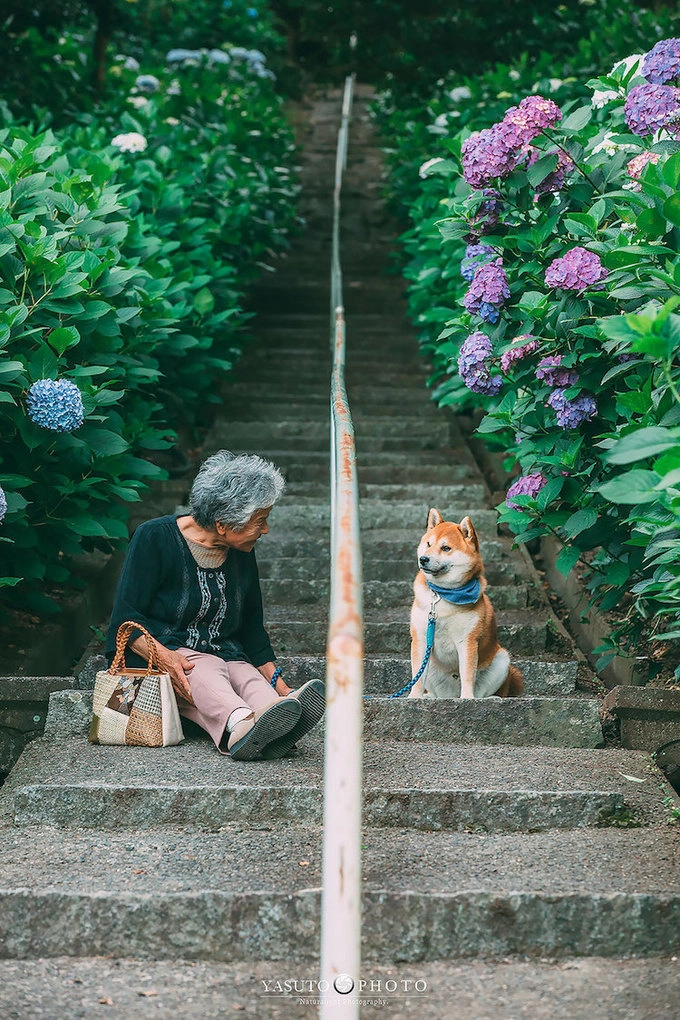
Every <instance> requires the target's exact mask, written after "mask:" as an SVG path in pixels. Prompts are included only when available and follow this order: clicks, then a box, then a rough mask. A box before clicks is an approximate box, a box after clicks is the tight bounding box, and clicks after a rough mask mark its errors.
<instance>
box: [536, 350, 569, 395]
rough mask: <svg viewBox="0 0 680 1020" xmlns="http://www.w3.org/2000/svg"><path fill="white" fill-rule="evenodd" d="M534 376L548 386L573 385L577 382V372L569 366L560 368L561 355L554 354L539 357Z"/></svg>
mask: <svg viewBox="0 0 680 1020" xmlns="http://www.w3.org/2000/svg"><path fill="white" fill-rule="evenodd" d="M536 378H537V379H540V380H542V381H543V382H545V383H547V384H548V386H564V387H565V388H566V387H567V386H573V385H574V383H577V382H578V372H574V371H573V370H572V369H570V368H562V355H561V354H554V355H550V356H549V357H547V358H541V360H540V361H539V363H538V368H537V369H536Z"/></svg>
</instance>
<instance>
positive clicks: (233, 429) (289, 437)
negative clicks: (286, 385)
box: [211, 411, 455, 445]
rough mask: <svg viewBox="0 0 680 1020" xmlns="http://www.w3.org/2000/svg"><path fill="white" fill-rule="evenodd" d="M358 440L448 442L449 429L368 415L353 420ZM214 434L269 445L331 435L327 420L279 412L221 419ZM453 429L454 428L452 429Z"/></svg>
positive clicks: (417, 419) (444, 423) (411, 419)
mask: <svg viewBox="0 0 680 1020" xmlns="http://www.w3.org/2000/svg"><path fill="white" fill-rule="evenodd" d="M354 426H355V432H356V436H357V440H358V441H360V440H361V437H362V434H364V437H365V438H368V437H369V436H370V437H372V438H375V439H380V438H384V437H395V436H396V437H397V438H398V437H399V436H400V435H402V434H403V436H404V438H407V437H408V436H409V435H410V436H418V437H419V438H426V439H431V440H432V441H433V442H435V441H438V442H441V443H443V444H445V445H448V444H449V443H450V440H451V432H452V430H451V428H450V426H449V423H448V422H447V421H446V420H442V419H440V420H439V421H438V422H437V423H436V424H434V425H433V424H432V422H430V421H423V420H422V419H421V418H420V417H418V416H413V417H407V418H403V419H400V420H399V421H395V420H394V418H378V417H376V418H371V419H370V420H369V421H365V420H357V421H355V422H354ZM211 431H212V433H213V434H217V435H220V433H222V432H224V433H225V434H226V435H227V437H228V438H229V439H230V440H231V441H232V442H240V441H241V440H242V439H243V438H247V439H248V440H249V441H255V440H257V441H260V442H263V441H264V442H266V443H267V444H271V443H272V442H273V441H274V440H279V439H283V438H285V440H286V441H287V442H288V443H295V442H297V441H298V440H300V439H309V438H310V437H314V438H318V437H319V436H321V437H323V438H324V440H328V436H329V435H330V423H329V422H328V421H325V422H324V423H323V424H320V423H319V421H318V420H317V421H301V420H300V419H298V418H286V417H285V415H284V414H283V413H281V412H280V411H279V413H278V414H277V417H276V419H275V420H273V419H272V420H268V421H267V420H265V421H260V422H259V423H256V422H251V421H234V420H230V421H221V422H219V424H218V425H216V426H214V427H213V429H212V430H211ZM454 432H455V430H454Z"/></svg>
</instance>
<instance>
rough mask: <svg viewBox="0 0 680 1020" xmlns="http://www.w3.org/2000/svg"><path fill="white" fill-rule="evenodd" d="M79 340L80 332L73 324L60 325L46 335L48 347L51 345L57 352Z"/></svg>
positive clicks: (62, 351) (61, 352)
mask: <svg viewBox="0 0 680 1020" xmlns="http://www.w3.org/2000/svg"><path fill="white" fill-rule="evenodd" d="M79 340H80V333H79V332H78V330H77V329H76V327H75V326H61V327H60V328H59V329H53V330H52V332H51V333H50V334H49V335H48V337H47V342H48V344H49V345H50V347H53V348H54V350H55V351H56V352H57V354H63V353H64V351H65V350H67V349H68V348H69V347H73V346H75V344H77V343H78V341H79Z"/></svg>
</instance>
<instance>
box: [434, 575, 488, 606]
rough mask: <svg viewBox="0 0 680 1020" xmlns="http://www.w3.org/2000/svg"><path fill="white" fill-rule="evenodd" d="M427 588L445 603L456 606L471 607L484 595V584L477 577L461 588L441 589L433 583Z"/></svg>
mask: <svg viewBox="0 0 680 1020" xmlns="http://www.w3.org/2000/svg"><path fill="white" fill-rule="evenodd" d="M427 587H428V588H429V589H430V591H433V592H434V593H435V595H439V596H440V598H443V599H444V601H445V602H452V603H453V604H454V605H455V606H471V605H473V604H474V603H475V602H477V601H478V599H479V596H480V595H481V594H482V582H481V581H480V580H479V578H477V577H473V578H472V580H471V581H468V582H467V583H466V584H461V586H460V588H440V587H439V585H438V584H433V583H432V581H428V582H427Z"/></svg>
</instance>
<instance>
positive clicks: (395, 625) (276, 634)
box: [265, 606, 547, 657]
mask: <svg viewBox="0 0 680 1020" xmlns="http://www.w3.org/2000/svg"><path fill="white" fill-rule="evenodd" d="M313 608H315V609H316V610H317V611H316V612H314V613H313V612H312V609H313ZM527 617H528V614H527V613H526V611H520V612H517V611H502V612H499V613H496V620H497V623H498V640H499V641H500V643H501V645H502V646H503V647H504V648H507V650H508V651H509V652H512V654H513V655H521V656H523V657H526V656H537V655H540V654H541V652H543V651H544V650H545V648H546V641H547V618H546V617H545V615H544V614H542V613H539V612H538V611H537V612H534V613H532V614H531V615H530V616H529V617H528V618H527ZM265 624H266V627H267V631H268V633H269V636H270V638H271V641H272V644H273V646H274V648H275V649H277V653H278V654H281V655H283V654H286V655H302V654H317V655H318V654H319V652H320V650H321V649H323V648H325V647H326V638H327V630H328V610H327V607H323V606H321V607H311V606H305V607H304V610H300V609H296V607H294V606H293V607H291V608H289V609H288V608H286V609H280V608H276V607H273V608H271V609H267V611H266V612H265ZM364 641H365V648H366V653H367V654H368V655H385V654H387V655H408V654H409V651H410V647H411V638H410V634H409V607H408V606H405V607H404V608H403V609H402V610H396V609H383V610H380V611H379V612H378V611H376V613H375V615H374V616H371V615H369V614H366V616H365V618H364Z"/></svg>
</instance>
